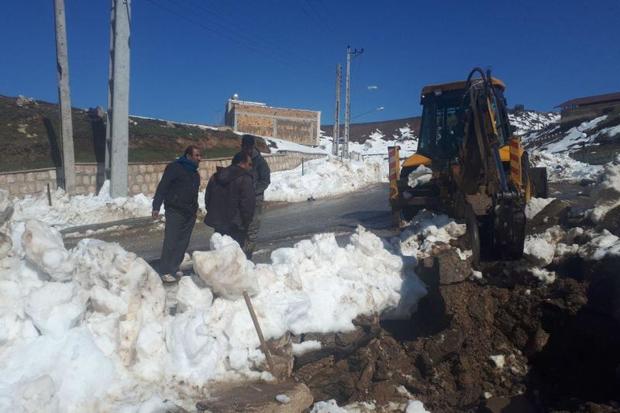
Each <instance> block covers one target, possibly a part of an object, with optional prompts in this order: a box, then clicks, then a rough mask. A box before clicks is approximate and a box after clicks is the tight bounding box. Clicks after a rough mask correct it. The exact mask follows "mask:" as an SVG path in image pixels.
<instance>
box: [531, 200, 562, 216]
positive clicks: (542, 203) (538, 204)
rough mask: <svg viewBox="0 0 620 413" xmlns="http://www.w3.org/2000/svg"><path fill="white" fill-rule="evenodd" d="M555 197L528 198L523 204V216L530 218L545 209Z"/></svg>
mask: <svg viewBox="0 0 620 413" xmlns="http://www.w3.org/2000/svg"><path fill="white" fill-rule="evenodd" d="M554 200H555V198H530V201H529V202H528V203H527V205H526V206H525V216H526V218H527V219H532V218H534V217H535V216H536V215H538V213H539V212H540V211H542V210H543V209H545V207H546V206H547V205H549V204H550V203H551V202H553V201H554Z"/></svg>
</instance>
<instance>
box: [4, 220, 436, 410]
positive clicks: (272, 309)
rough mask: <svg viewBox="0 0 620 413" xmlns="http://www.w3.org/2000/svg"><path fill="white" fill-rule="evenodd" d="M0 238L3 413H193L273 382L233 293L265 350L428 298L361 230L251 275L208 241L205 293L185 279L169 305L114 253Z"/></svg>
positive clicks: (130, 261)
mask: <svg viewBox="0 0 620 413" xmlns="http://www.w3.org/2000/svg"><path fill="white" fill-rule="evenodd" d="M0 231H2V232H4V233H6V234H10V237H9V236H7V238H8V239H10V240H11V243H10V244H11V245H10V251H9V252H8V253H7V254H6V256H5V257H3V258H2V259H0V365H1V366H2V375H0V411H51V412H84V411H92V412H97V411H127V412H133V411H139V410H140V409H143V410H140V411H157V409H162V408H163V407H164V406H168V407H170V406H171V405H172V404H178V405H180V406H183V407H185V408H190V409H191V408H192V407H193V405H194V401H195V399H196V398H203V397H205V396H206V393H205V392H206V391H207V390H208V387H205V386H207V385H208V383H209V382H210V381H215V380H235V379H241V378H269V377H270V374H268V373H266V372H265V371H264V370H265V367H264V356H263V354H262V352H261V351H260V350H259V349H258V347H259V343H258V339H257V337H256V332H255V331H254V327H253V324H252V321H251V319H250V316H249V313H248V310H247V308H246V305H245V302H244V300H243V299H242V298H240V297H239V294H240V292H239V290H248V291H251V292H252V294H254V296H253V304H254V308H255V311H256V313H257V315H258V317H259V319H260V320H261V326H262V329H263V333H264V335H265V337H266V338H267V339H269V338H276V337H280V336H282V335H283V334H285V332H287V331H290V332H293V333H295V334H302V333H309V332H319V333H328V332H337V331H349V330H352V329H353V328H354V325H353V323H352V321H353V320H354V319H355V318H356V317H357V316H360V315H370V314H381V313H383V312H385V311H388V310H393V309H398V310H399V311H400V312H401V313H404V312H407V311H409V312H411V311H412V310H413V309H414V308H415V305H416V303H417V301H418V300H419V299H420V298H421V297H422V296H423V295H424V294H425V293H426V290H425V287H424V285H423V284H422V283H421V281H420V280H419V279H418V278H417V276H415V274H413V273H412V272H411V271H408V272H407V271H405V269H404V268H403V261H402V258H401V257H399V256H396V255H393V254H391V253H390V252H388V250H386V249H385V247H384V244H383V242H382V240H381V239H379V238H378V237H377V236H375V235H374V234H372V233H370V232H368V231H366V230H364V229H363V228H361V227H360V228H358V229H357V231H356V232H355V233H354V234H353V235H351V237H350V240H349V243H348V244H347V245H346V246H344V247H340V246H338V244H337V243H336V239H335V236H334V234H320V235H316V236H314V237H313V238H312V239H309V240H304V241H301V242H299V243H297V244H296V245H295V246H294V247H291V248H281V249H278V250H275V251H273V253H272V255H271V263H270V264H259V265H254V264H253V263H251V262H249V261H246V260H245V257H244V256H243V254H242V252H241V249H240V248H239V246H238V245H237V244H236V243H235V242H234V241H232V240H231V239H230V238H228V237H222V236H219V235H215V236H214V237H213V239H212V240H211V246H212V248H213V251H210V252H208V253H195V255H194V266H195V270H196V273H197V274H199V275H200V277H201V278H202V280H199V279H198V278H196V279H192V278H189V277H186V278H183V279H182V280H181V281H180V283H179V288H178V291H177V293H176V297H174V296H171V297H166V292H165V290H164V288H163V286H162V283H161V280H160V278H159V277H158V275H157V274H156V273H155V272H154V271H153V269H152V268H151V267H150V266H149V265H148V264H147V263H146V262H144V261H143V260H142V259H141V258H139V257H137V256H136V255H135V254H133V253H129V252H127V251H125V250H123V249H122V248H121V247H120V246H119V245H117V244H113V243H106V242H103V241H98V240H92V239H87V240H82V241H80V243H79V244H78V245H77V246H76V247H75V248H74V249H72V250H66V249H64V247H63V245H62V241H61V240H60V235H59V233H58V231H57V230H56V229H54V228H52V227H49V226H47V225H46V224H44V223H42V222H40V221H35V220H26V221H15V220H14V221H10V222H9V223H8V224H5V225H4V226H2V227H0ZM202 254H208V255H202ZM232 276H238V277H240V278H239V279H237V280H234V282H233V283H231V281H233V280H232V279H228V283H227V282H226V280H225V278H228V277H232ZM205 282H206V283H207V284H208V285H210V286H211V288H209V287H206V286H205V285H204V283H205ZM218 283H219V284H218ZM232 284H235V285H232ZM326 286H329V288H326ZM232 287H234V288H232ZM235 288H236V290H235ZM214 294H215V297H214ZM167 300H170V301H169V302H167ZM175 304H176V312H175V313H174V315H170V314H168V312H167V308H168V307H170V306H171V305H175ZM409 314H410V313H409ZM309 348H316V344H315V343H310V342H308V343H304V344H302V345H301V347H300V348H298V349H297V350H298V351H302V350H308V349H309ZM165 400H167V401H165Z"/></svg>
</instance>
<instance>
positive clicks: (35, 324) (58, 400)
mask: <svg viewBox="0 0 620 413" xmlns="http://www.w3.org/2000/svg"><path fill="white" fill-rule="evenodd" d="M11 226H12V239H13V246H14V248H13V252H12V254H11V255H9V256H8V257H6V258H4V259H3V260H1V261H0V283H1V285H2V288H1V289H0V303H1V305H0V325H2V327H3V328H2V329H1V331H2V333H1V334H2V335H1V336H0V365H2V366H3V368H2V370H3V374H2V376H1V377H0V410H2V411H43V410H44V411H69V412H72V411H75V412H77V411H99V410H101V405H100V403H101V400H106V404H108V405H109V406H112V405H115V404H116V403H120V404H122V405H124V406H131V405H132V403H133V401H132V397H134V396H135V397H138V398H139V397H140V396H141V395H140V393H139V392H137V391H130V392H127V390H129V389H130V388H131V387H126V386H127V385H129V384H131V386H134V385H135V383H136V382H138V381H139V380H148V381H152V382H155V381H156V380H159V379H160V378H161V377H162V374H161V373H163V371H162V370H161V369H158V368H157V367H156V365H155V366H154V363H153V362H152V360H151V357H152V356H153V353H154V352H158V351H161V350H162V348H163V335H162V329H161V324H162V321H163V316H164V300H165V298H164V296H165V293H164V289H163V287H162V284H161V281H160V280H159V277H158V276H157V274H156V273H155V272H154V271H153V270H152V269H151V268H150V267H149V266H148V264H146V262H144V261H143V260H142V259H140V258H137V257H136V256H135V255H134V254H132V253H128V252H126V251H124V250H123V249H122V248H120V247H119V246H118V245H116V244H108V243H104V242H100V241H96V240H83V241H81V242H80V243H79V244H78V246H76V248H74V249H73V250H71V251H67V250H65V249H64V248H63V247H62V241H61V240H60V234H59V233H58V232H57V230H55V229H53V228H50V227H48V226H46V225H45V224H43V223H42V222H39V221H34V220H28V221H25V222H13V223H12V224H11ZM123 389H124V390H125V391H123ZM134 401H135V400H134Z"/></svg>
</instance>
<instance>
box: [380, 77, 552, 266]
mask: <svg viewBox="0 0 620 413" xmlns="http://www.w3.org/2000/svg"><path fill="white" fill-rule="evenodd" d="M505 89H506V86H505V85H504V83H503V82H502V81H501V80H499V79H496V78H493V77H491V74H490V71H487V72H486V73H485V72H484V71H483V70H482V69H480V68H475V69H473V70H472V71H471V73H470V74H469V76H468V77H467V80H465V81H460V82H452V83H443V84H438V85H429V86H426V87H424V88H423V89H422V96H421V103H422V106H423V111H422V122H421V125H420V132H419V135H418V136H419V141H418V149H417V151H416V153H415V154H414V155H412V156H410V157H409V158H407V159H406V160H405V161H404V162H403V164H402V167H401V165H400V158H399V154H398V147H390V148H389V153H388V156H389V162H390V204H391V207H392V211H393V215H394V217H395V221H397V222H398V223H399V224H401V223H402V220H410V219H411V218H413V216H414V215H415V214H416V213H417V212H418V211H419V210H421V209H423V208H426V209H431V210H438V211H441V212H445V213H447V214H448V215H451V216H453V217H454V218H457V219H463V220H464V221H465V223H466V224H467V233H468V236H469V239H470V242H471V248H472V252H473V256H472V262H473V265H474V266H478V263H479V261H480V260H481V259H482V260H511V259H518V258H520V257H521V256H522V255H523V243H524V240H525V205H526V203H527V202H528V201H529V199H530V197H531V196H538V197H546V196H547V173H546V170H545V168H532V167H530V165H529V160H528V154H527V152H526V151H524V149H523V147H522V146H521V141H520V138H519V137H518V136H515V135H514V133H513V128H512V127H511V125H510V122H509V119H508V112H507V107H506V99H505V98H504V90H505Z"/></svg>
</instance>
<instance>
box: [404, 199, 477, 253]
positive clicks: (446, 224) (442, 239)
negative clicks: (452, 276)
mask: <svg viewBox="0 0 620 413" xmlns="http://www.w3.org/2000/svg"><path fill="white" fill-rule="evenodd" d="M465 231H466V225H465V224H458V223H457V222H456V221H455V220H454V219H452V218H450V217H449V216H447V215H445V214H437V213H434V212H431V211H426V210H424V211H421V212H419V213H418V214H417V215H416V216H415V217H414V218H413V220H412V221H411V222H410V223H409V225H408V227H407V228H405V229H404V230H403V231H402V232H401V234H400V238H399V239H397V243H398V246H397V248H398V249H399V250H400V252H401V254H403V255H405V256H411V257H415V258H417V259H418V260H420V259H423V258H425V257H428V256H430V255H434V253H435V252H436V250H437V249H438V248H439V249H441V248H449V245H450V241H451V240H454V239H457V238H458V237H460V236H462V235H464V234H465ZM457 250H458V249H457ZM458 252H460V253H461V254H463V256H462V258H463V259H465V258H466V257H467V256H468V255H469V254H471V251H465V252H461V251H458Z"/></svg>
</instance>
